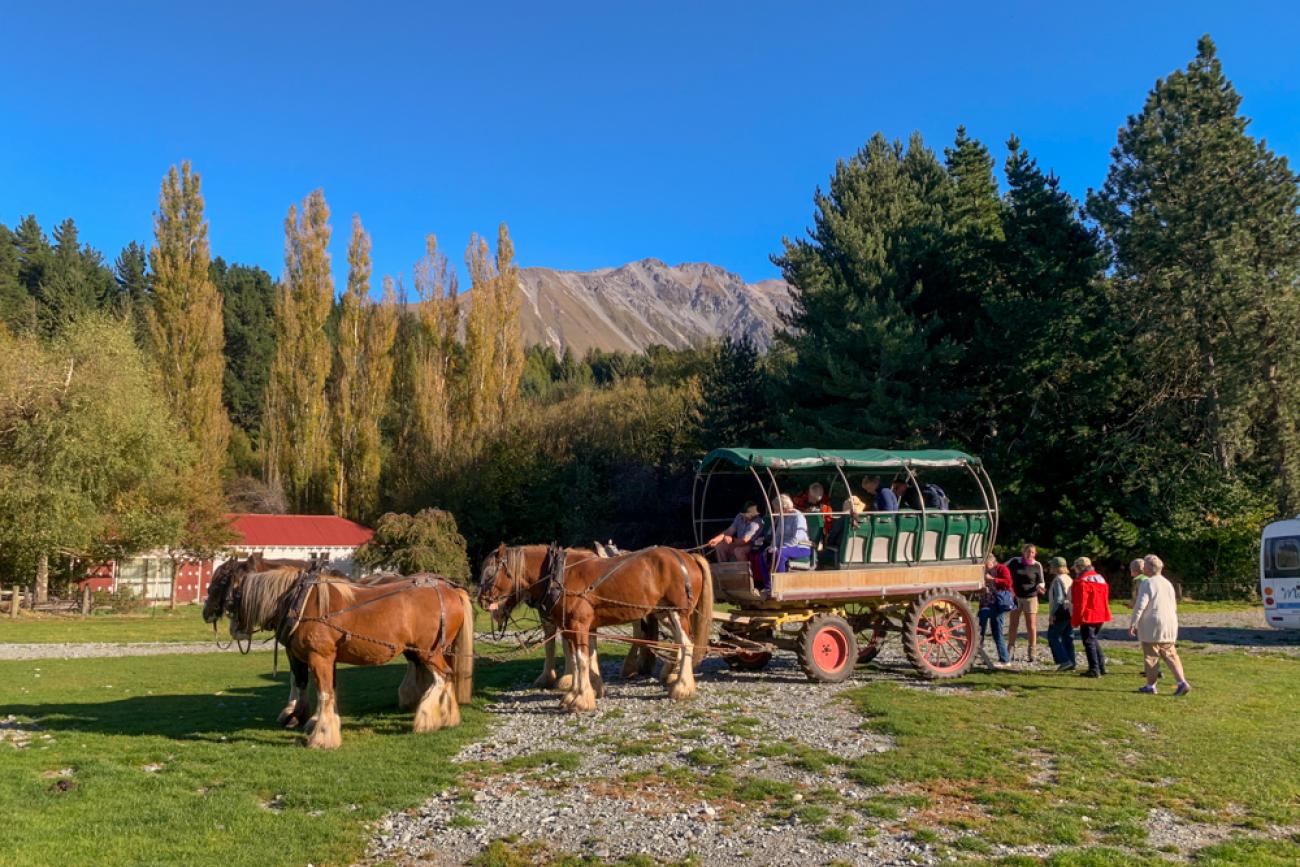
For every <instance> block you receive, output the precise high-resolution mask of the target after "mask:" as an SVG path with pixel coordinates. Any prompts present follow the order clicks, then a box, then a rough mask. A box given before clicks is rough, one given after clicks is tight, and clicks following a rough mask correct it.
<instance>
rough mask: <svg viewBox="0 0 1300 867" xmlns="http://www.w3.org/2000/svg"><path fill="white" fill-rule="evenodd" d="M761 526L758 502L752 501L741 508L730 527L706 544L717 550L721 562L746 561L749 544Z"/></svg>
mask: <svg viewBox="0 0 1300 867" xmlns="http://www.w3.org/2000/svg"><path fill="white" fill-rule="evenodd" d="M760 527H761V525H760V524H759V522H758V504H757V503H755V502H752V501H751V502H748V503H746V504H745V508H743V509H741V510H740V513H739V514H737V515H736V517H735V519H733V520H732V522H731V526H730V527H728V528H727V529H725V530H723V531H722V532H721V533H719V534H718V535H716V536H714V537H713V538H712V539H710V540H709V541H707V542H705V543H704V544H706V545H708V546H709V547H710V548H713V549H714V550H715V551H716V552H717V555H718V562H719V563H726V562H728V561H732V560H734V561H739V562H744V561H745V560H748V559H749V545H750V543H751V542H753V541H754V538H755V537H756V536H757V535H758V533H759V529H760Z"/></svg>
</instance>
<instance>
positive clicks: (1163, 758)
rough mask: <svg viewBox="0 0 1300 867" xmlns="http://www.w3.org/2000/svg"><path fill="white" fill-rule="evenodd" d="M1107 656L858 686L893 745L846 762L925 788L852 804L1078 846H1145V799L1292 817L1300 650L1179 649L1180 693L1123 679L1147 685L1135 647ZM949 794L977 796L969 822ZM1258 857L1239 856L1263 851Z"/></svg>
mask: <svg viewBox="0 0 1300 867" xmlns="http://www.w3.org/2000/svg"><path fill="white" fill-rule="evenodd" d="M1110 658H1111V659H1112V661H1114V662H1120V661H1123V662H1125V663H1127V664H1126V665H1112V666H1111V673H1110V675H1108V676H1107V677H1106V678H1104V679H1102V680H1087V679H1085V678H1079V677H1075V676H1071V675H1058V674H1055V673H1026V674H1018V675H1016V676H1014V677H1008V676H1007V675H1005V674H1000V673H992V674H990V673H983V672H976V673H972V674H970V675H968V676H967V677H966V678H964V679H963V680H962V681H960V682H959V683H957V684H954V685H952V689H948V690H944V691H942V692H928V691H925V690H918V689H911V688H905V687H900V686H899V685H897V684H894V683H886V682H879V683H874V684H870V685H868V686H866V687H864V688H862V689H858V690H855V691H853V692H852V693H851V696H852V697H853V699H854V700H855V701H856V703H857V706H858V707H859V709H860V710H861V711H862V712H863V713H864V715H865V716H866V717H867V718H868V719H869V721H870V722H871V724H872V727H873V728H875V729H877V730H880V731H883V732H885V733H887V734H890V735H892V736H893V737H894V738H895V741H896V744H897V748H896V749H894V750H891V751H889V752H885V753H877V754H872V755H870V756H867V757H865V758H863V759H860V760H857V761H854V762H852V763H850V764H849V765H848V767H847V769H846V771H847V773H848V774H849V775H850V776H851V777H853V778H855V779H856V780H858V781H859V782H861V783H864V784H868V785H889V786H891V789H892V790H894V791H900V792H903V793H905V794H906V795H910V796H912V797H918V798H921V799H922V800H921V802H920V803H919V804H908V803H906V802H900V801H899V800H897V799H896V798H895V799H890V798H885V797H882V798H877V799H875V800H873V801H872V802H870V803H868V804H864V805H862V806H861V807H860V808H859V809H860V810H862V812H865V813H867V814H868V815H875V816H878V817H885V818H896V817H897V816H899V815H900V812H901V808H904V807H907V808H911V809H922V810H923V811H926V810H928V811H932V813H933V815H931V816H929V819H928V820H929V821H930V822H931V823H939V824H948V825H949V827H958V826H964V827H974V828H975V829H976V830H977V831H978V833H979V835H980V836H981V837H983V838H984V839H986V840H988V841H989V842H992V843H1008V844H1017V843H1019V844H1024V843H1034V842H1040V843H1052V844H1058V845H1066V846H1071V847H1080V848H1079V850H1078V852H1079V853H1083V852H1084V851H1085V848H1084V847H1088V846H1091V845H1101V846H1109V847H1120V848H1124V849H1129V850H1134V851H1142V850H1143V848H1144V847H1145V846H1146V845H1147V842H1146V839H1145V833H1144V831H1143V829H1142V827H1141V825H1142V822H1143V820H1144V819H1145V817H1146V814H1147V812H1148V810H1150V809H1151V808H1153V807H1162V808H1165V809H1168V810H1170V811H1172V812H1173V813H1175V814H1176V815H1178V816H1181V817H1184V818H1186V819H1188V820H1196V821H1211V822H1214V821H1219V822H1223V823H1225V824H1233V825H1239V826H1245V827H1263V826H1265V825H1272V824H1277V825H1283V826H1293V825H1295V824H1297V823H1300V775H1297V774H1295V773H1292V772H1291V769H1293V768H1295V767H1296V766H1297V764H1300V741H1297V740H1296V738H1295V737H1294V728H1295V726H1294V721H1295V696H1296V689H1297V687H1296V684H1297V682H1298V680H1300V660H1297V659H1295V658H1292V657H1285V656H1282V655H1260V654H1257V655H1247V654H1243V653H1215V654H1187V655H1186V656H1185V657H1184V661H1185V662H1186V664H1187V666H1188V674H1189V677H1190V679H1191V681H1192V683H1193V685H1194V691H1193V692H1192V694H1191V695H1190V696H1187V697H1186V698H1174V697H1173V696H1172V695H1170V694H1169V692H1168V691H1166V692H1164V693H1163V694H1161V695H1159V696H1145V695H1139V694H1137V693H1136V692H1134V691H1133V690H1134V689H1136V687H1137V686H1138V685H1139V683H1140V682H1141V681H1140V678H1139V677H1138V676H1137V673H1138V666H1137V665H1136V664H1135V663H1136V662H1137V655H1136V654H1135V653H1132V652H1126V651H1116V652H1113V653H1111V654H1110ZM1167 682H1168V679H1167V678H1166V681H1165V683H1167ZM992 687H998V688H1000V689H999V692H1003V691H1009V692H1010V693H1011V694H1010V695H1009V696H1008V695H1006V694H1004V693H1003V694H998V693H995V692H993V691H992V690H991V689H990V688H992ZM1035 760H1036V761H1037V764H1034V761H1035ZM952 803H958V804H963V805H965V806H967V807H974V808H976V812H975V813H974V815H975V817H976V821H974V822H972V821H971V815H970V812H969V811H967V812H966V813H965V814H964V817H963V818H962V819H961V820H957V819H955V818H954V819H953V820H952V821H951V822H949V823H945V810H944V805H945V804H952ZM1237 811H1242V812H1237ZM981 816H982V818H980V817H981ZM1084 816H1087V817H1088V820H1087V821H1084V818H1083V817H1084ZM1080 857H1082V854H1080ZM1223 857H1229V856H1223ZM1233 857H1235V856H1233ZM1253 859H1254V856H1253V855H1252V856H1251V857H1250V858H1247V860H1246V862H1245V863H1261V864H1264V863H1270V862H1266V861H1259V862H1257V861H1256V860H1253ZM1060 863H1062V864H1064V863H1080V864H1082V863H1089V862H1088V861H1087V860H1086V859H1084V860H1079V861H1069V860H1063V861H1061V862H1060ZM1224 863H1227V862H1224Z"/></svg>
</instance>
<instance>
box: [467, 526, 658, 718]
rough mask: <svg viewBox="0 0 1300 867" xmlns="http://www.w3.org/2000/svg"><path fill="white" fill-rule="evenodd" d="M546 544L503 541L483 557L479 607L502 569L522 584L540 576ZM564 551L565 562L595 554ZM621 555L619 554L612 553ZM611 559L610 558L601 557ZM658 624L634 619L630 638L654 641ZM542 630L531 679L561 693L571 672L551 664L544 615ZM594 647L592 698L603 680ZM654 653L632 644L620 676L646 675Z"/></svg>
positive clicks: (549, 626) (551, 637)
mask: <svg viewBox="0 0 1300 867" xmlns="http://www.w3.org/2000/svg"><path fill="white" fill-rule="evenodd" d="M548 547H549V546H547V545H511V546H507V545H506V544H505V543H504V542H502V543H501V544H500V545H498V546H497V549H496V550H495V551H493V552H492V553H491V554H488V555H487V557H485V558H484V559H483V566H482V568H481V569H480V570H479V600H478V603H479V607H481V608H484V609H486V608H487V605H486V604H485V602H484V594H485V593H486V592H487V591H488V590H489V589H491V587H492V585H493V582H494V581H495V580H496V577H497V575H498V574H499V573H501V571H502V570H506V574H507V575H509V576H518V579H519V581H520V583H521V585H522V586H527V585H531V584H533V583H534V582H536V581H537V580H538V579H539V578H541V577H542V564H543V563H544V562H545V561H546V551H547V549H548ZM564 550H565V552H566V553H567V554H568V562H569V563H580V562H582V561H583V560H590V559H592V558H593V557H598V556H600V555H598V554H597V553H596V552H595V551H592V550H590V549H588V548H565V549H564ZM615 556H616V557H617V556H623V555H615ZM603 559H612V558H603ZM517 602H518V599H515V600H514V601H512V602H511V603H510V604H511V607H513V606H514V605H515V604H516V603H517ZM657 627H658V623H657V621H655V620H654V618H646V619H645V620H644V621H638V622H637V623H636V625H635V626H634V627H633V635H634V637H636V638H638V639H641V638H648V639H650V640H654V639H655V638H656V637H658V628H657ZM542 632H543V634H544V636H545V639H544V642H545V643H544V645H543V647H544V648H545V660H544V661H543V662H542V673H541V674H539V675H538V676H537V679H536V680H534V681H533V686H534V687H537V688H540V689H558V690H560V691H561V692H568V691H569V689H570V688H571V687H572V685H573V675H572V673H571V672H570V671H568V670H566V672H565V674H564V676H563V677H561V676H559V674H558V671H557V669H556V666H555V644H556V641H555V624H554V623H552V622H551V621H550V619H549V618H547V617H542ZM595 652H596V651H595V647H594V644H593V647H592V654H593V658H592V661H591V680H592V688H593V689H594V690H595V691H596V697H597V698H599V697H601V696H602V695H604V691H605V686H604V681H603V680H602V678H601V676H600V665H599V662H598V659H597V658H596V657H595V656H594V654H595ZM654 663H655V656H654V653H653V652H652V651H651V650H650V649H649V648H648V647H645V646H644V645H637V644H633V645H632V646H631V647H630V648H629V649H628V652H627V657H626V658H625V659H624V660H623V677H624V678H631V677H634V676H636V675H638V674H640V675H644V676H648V675H650V674H651V673H652V672H653V671H654Z"/></svg>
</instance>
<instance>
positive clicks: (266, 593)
mask: <svg viewBox="0 0 1300 867" xmlns="http://www.w3.org/2000/svg"><path fill="white" fill-rule="evenodd" d="M300 575H302V570H301V569H299V568H297V567H296V566H276V567H273V568H271V569H269V570H267V571H265V572H250V573H249V574H248V575H245V576H244V581H243V584H242V585H241V593H240V600H239V621H240V625H241V626H242V627H243V629H244V630H245V631H246V632H248V633H249V634H252V633H253V632H256V631H257V630H259V629H263V628H274V627H275V625H276V623H277V622H278V621H279V607H280V600H281V599H282V598H283V597H284V595H285V594H286V593H288V592H289V588H290V587H292V586H293V584H294V582H295V581H297V580H298V577H299V576H300Z"/></svg>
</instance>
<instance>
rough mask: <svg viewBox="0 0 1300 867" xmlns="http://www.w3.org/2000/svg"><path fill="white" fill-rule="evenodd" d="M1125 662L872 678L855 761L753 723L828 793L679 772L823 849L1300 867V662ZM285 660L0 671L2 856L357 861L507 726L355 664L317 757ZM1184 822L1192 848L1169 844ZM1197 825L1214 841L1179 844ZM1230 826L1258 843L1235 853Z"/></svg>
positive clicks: (1203, 656) (21, 666)
mask: <svg viewBox="0 0 1300 867" xmlns="http://www.w3.org/2000/svg"><path fill="white" fill-rule="evenodd" d="M196 619H197V618H195V620H196ZM162 622H163V623H172V622H173V621H170V619H164V620H163V621H162ZM175 622H183V621H175ZM190 625H191V626H192V627H193V628H195V629H197V630H198V631H199V632H200V634H201V633H202V630H201V627H200V626H198V625H197V624H196V623H195V622H193V621H190ZM50 640H54V639H50ZM1109 655H1110V657H1111V659H1112V673H1111V674H1110V675H1109V676H1108V677H1107V678H1105V679H1102V680H1099V681H1092V680H1087V679H1083V678H1078V677H1075V676H1070V675H1058V674H1055V673H1049V672H1041V673H1014V672H994V673H988V672H982V671H976V672H973V673H972V674H970V675H968V676H967V677H965V678H963V679H962V680H961V681H958V682H955V683H951V684H944V685H942V686H940V687H939V688H928V687H926V688H916V687H917V685H916V684H914V683H906V682H905V683H899V682H897V681H895V680H883V679H882V680H879V681H877V682H867V683H865V684H864V685H863V686H861V687H859V688H855V689H853V690H852V691H850V692H849V693H847V696H848V698H849V699H850V700H851V701H852V702H853V704H854V706H855V707H856V708H857V709H858V710H859V711H860V712H861V714H862V718H863V725H864V727H867V728H870V729H872V730H875V731H879V732H883V733H886V734H888V735H890V736H892V737H893V739H894V741H895V745H896V747H895V749H893V750H890V751H888V752H884V753H874V754H870V755H868V756H867V757H865V758H863V759H859V760H855V761H843V760H841V759H840V758H839V757H837V756H833V755H829V754H819V753H818V752H817V751H815V750H810V749H807V748H800V747H799V746H798V745H791V744H786V743H783V742H782V740H781V735H780V732H779V731H763V732H761V733H759V732H756V733H755V734H756V735H759V734H761V737H760V736H756V737H755V738H754V739H753V743H752V745H751V746H750V747H748V748H750V749H753V750H759V751H765V752H763V753H762V754H763V755H773V756H785V757H786V759H785V760H788V761H790V762H792V763H798V764H799V766H801V767H808V768H816V769H817V771H818V773H821V774H824V776H825V781H826V782H825V786H824V787H823V788H822V789H820V790H819V791H818V792H817V793H816V797H817V800H816V802H815V803H814V802H809V801H804V802H803V804H802V805H800V804H796V803H794V802H793V801H792V800H791V796H792V792H789V791H785V789H783V788H782V787H780V786H773V785H765V784H764V783H765V781H763V780H749V779H744V778H737V777H736V775H734V774H732V773H731V772H730V771H729V770H728V764H729V762H728V760H727V757H726V756H717V757H713V758H712V759H710V761H701V762H700V763H699V767H698V771H697V772H696V773H694V774H693V775H692V776H691V777H690V778H689V779H682V780H680V781H679V782H680V783H681V785H682V786H683V788H684V789H686V790H689V791H692V792H700V791H702V792H706V793H708V794H709V796H710V797H714V796H716V797H719V798H724V799H726V798H729V799H733V800H736V801H742V802H744V803H746V804H747V809H753V810H757V811H763V812H766V814H767V815H769V816H771V817H772V818H771V820H772V821H775V822H779V821H784V820H785V817H786V815H787V814H791V813H794V814H797V815H799V816H800V818H801V820H802V821H803V822H804V823H805V824H806V823H808V822H812V823H816V824H818V825H819V827H820V828H821V829H822V831H821V833H822V834H823V835H824V839H827V840H832V839H847V838H848V836H849V835H870V834H872V833H875V829H876V828H877V827H880V826H882V825H891V824H892V825H893V826H894V827H898V826H900V825H901V826H902V827H903V828H904V829H906V830H908V831H909V833H911V834H912V835H913V836H914V838H915V839H916V840H917V841H920V842H926V843H928V844H931V845H933V846H934V847H936V850H937V851H938V852H939V853H940V854H941V855H942V856H943V857H944V858H948V857H949V856H951V857H952V858H955V859H956V860H957V861H958V862H961V863H997V864H1005V865H1020V864H1032V863H1039V862H1038V861H1035V860H1032V859H1028V858H1024V857H1015V858H1010V859H1008V858H997V857H994V850H993V846H994V845H995V844H999V843H1006V844H1013V845H1022V846H1023V845H1033V844H1036V845H1040V846H1042V847H1044V849H1043V852H1044V853H1045V854H1044V857H1045V858H1046V859H1047V863H1049V864H1051V865H1055V867H1071V865H1078V867H1082V865H1098V867H1100V865H1107V867H1109V865H1164V864H1170V863H1175V862H1173V861H1171V860H1170V859H1172V858H1174V857H1175V856H1176V855H1177V856H1182V855H1186V856H1189V857H1191V858H1192V860H1193V862H1194V863H1195V864H1197V865H1201V867H1218V865H1229V864H1234V865H1235V864H1241V865H1259V867H1275V865H1276V867H1280V865H1284V864H1285V865H1290V864H1296V863H1300V833H1297V831H1298V830H1300V774H1298V773H1296V771H1295V769H1296V768H1297V767H1300V741H1297V739H1296V737H1295V724H1296V706H1297V703H1300V658H1296V657H1294V656H1285V655H1281V654H1268V653H1243V652H1237V651H1228V652H1218V653H1201V652H1196V651H1194V650H1191V649H1188V651H1187V652H1186V653H1185V656H1184V658H1185V661H1186V662H1187V665H1188V671H1189V676H1190V678H1191V680H1192V682H1193V684H1194V691H1193V692H1192V694H1191V695H1190V696H1188V697H1186V698H1174V697H1173V696H1172V695H1169V694H1168V692H1169V690H1168V687H1163V686H1162V688H1164V689H1165V690H1166V691H1165V693H1164V694H1161V695H1159V696H1154V697H1153V696H1143V695H1138V694H1136V693H1135V692H1133V690H1134V688H1135V687H1136V686H1137V685H1138V683H1139V682H1140V681H1139V678H1138V677H1137V671H1138V659H1137V655H1136V653H1134V652H1132V651H1124V650H1117V651H1111V652H1110V654H1109ZM268 668H269V666H268V660H267V659H266V657H265V656H261V657H258V656H251V657H241V656H237V655H234V654H223V655H217V654H204V655H198V656H161V657H148V658H119V659H93V660H66V661H65V660H39V661H23V662H0V815H4V816H5V817H6V823H5V831H4V833H3V835H2V839H3V841H4V843H3V852H2V853H0V861H2V862H3V863H5V864H9V863H14V864H24V865H25V864H32V865H47V864H48V865H55V864H57V865H60V867H66V865H68V864H82V863H96V864H140V863H185V864H195V865H205V864H213V865H218V864H219V865H223V867H224V865H242V864H249V865H252V864H256V865H275V864H286V865H290V864H298V865H301V864H305V863H308V862H311V863H314V864H318V865H319V864H344V863H348V862H349V861H350V860H351V859H353V858H355V857H357V856H358V855H360V854H361V853H362V852H363V850H364V847H365V843H366V839H367V837H368V834H369V831H368V829H367V823H369V822H371V821H373V820H374V819H375V818H377V817H379V816H381V815H383V814H384V813H386V812H389V811H392V810H399V809H404V808H408V807H411V806H414V805H417V804H419V803H420V802H422V801H423V800H424V799H425V798H427V797H428V796H429V795H431V794H434V793H437V792H439V791H441V790H443V789H445V788H447V787H449V786H453V785H454V784H455V781H456V776H457V771H456V769H455V768H453V767H451V766H449V765H448V764H447V759H448V758H449V757H450V756H451V755H453V754H454V753H455V752H456V751H457V750H458V749H459V748H460V746H461V745H462V744H464V743H465V742H467V741H468V740H474V739H478V738H481V737H482V736H484V735H485V733H486V731H487V726H488V724H489V719H488V717H487V715H486V714H484V713H482V712H480V711H478V710H476V709H475V708H473V707H471V708H467V709H466V712H465V722H464V725H463V726H462V727H461V728H459V729H455V730H449V731H445V732H439V733H435V734H432V735H422V736H415V735H412V734H411V733H410V730H409V729H410V719H411V717H410V714H408V713H398V712H397V711H396V710H395V709H394V707H393V704H394V698H395V692H396V687H397V683H398V681H399V680H400V678H401V675H402V668H401V666H399V665H391V666H386V667H383V668H378V669H350V668H344V669H341V670H340V690H339V691H340V700H341V704H342V712H343V716H344V730H343V732H344V746H343V748H342V749H341V750H339V751H337V752H334V753H316V752H308V751H306V750H302V749H300V748H298V747H297V746H295V738H296V736H295V735H294V734H292V733H288V732H285V731H282V730H279V729H277V728H276V727H275V726H274V716H275V714H276V712H277V711H278V710H279V707H280V705H281V703H282V700H283V698H284V695H285V692H286V689H287V687H286V684H285V680H284V675H283V674H282V675H281V678H280V680H278V681H272V680H271V679H270V676H269V671H268ZM535 673H536V662H535V661H533V660H520V661H517V662H512V663H505V664H493V663H491V662H488V661H482V662H481V663H480V666H479V669H478V690H479V695H480V696H484V695H488V694H490V693H491V692H492V691H494V690H496V689H498V688H500V687H502V686H505V685H509V684H513V683H516V682H518V681H520V680H524V679H528V680H531V678H532V677H533V675H534V674H535ZM1163 683H1164V684H1167V683H1168V679H1166V680H1165V681H1164V682H1163ZM702 689H708V684H707V682H705V683H704V684H702ZM809 689H810V690H816V687H813V686H810V687H809ZM480 703H481V699H480ZM738 712H740V711H738ZM10 715H12V716H10ZM7 717H8V718H9V719H8V721H6V718H7ZM15 739H26V743H25V744H24V745H23V746H22V747H21V748H14V747H13V746H11V745H10V743H6V741H9V742H13V741H15ZM556 748H557V749H560V748H564V749H574V748H575V745H574V744H572V743H571V744H566V745H557V747H556ZM849 780H851V781H855V782H858V783H861V784H867V785H872V786H880V787H882V788H881V790H880V794H879V795H878V796H877V797H874V798H873V799H871V800H870V801H868V802H865V803H863V802H854V803H848V802H841V801H840V800H839V799H837V796H836V794H835V793H836V791H837V781H849ZM839 785H842V783H840V784H839ZM785 788H788V786H787V787H785ZM814 808H816V809H814ZM1153 810H1158V811H1161V812H1160V813H1159V814H1158V816H1159V817H1163V818H1159V817H1157V818H1155V819H1153V818H1152V811H1153ZM1171 823H1176V827H1175V828H1174V830H1175V833H1174V835H1173V839H1171V837H1170V834H1168V833H1162V832H1161V829H1162V827H1165V826H1169V825H1170V824H1171ZM1188 825H1190V826H1193V827H1196V828H1199V829H1202V830H1206V829H1208V836H1209V839H1208V840H1206V841H1203V842H1202V843H1200V844H1197V845H1196V846H1190V847H1185V848H1184V847H1181V846H1180V845H1177V843H1176V838H1177V833H1176V831H1177V828H1181V827H1184V826H1188ZM1232 834H1241V835H1247V836H1252V835H1253V836H1254V837H1255V838H1256V839H1255V840H1253V841H1251V840H1246V839H1237V840H1231V839H1228V840H1223V839H1221V838H1223V837H1227V836H1229V835H1232ZM1265 837H1266V838H1268V839H1260V838H1265ZM494 851H499V850H494ZM482 860H483V863H484V864H491V863H496V862H494V861H493V858H492V854H491V852H489V853H485V855H484V856H483V859H482ZM503 863H510V862H503Z"/></svg>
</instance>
